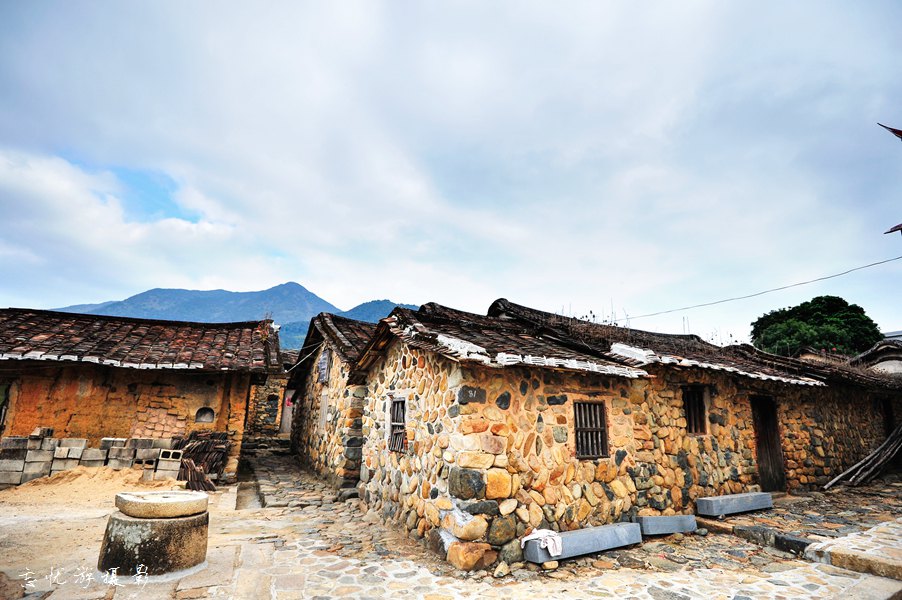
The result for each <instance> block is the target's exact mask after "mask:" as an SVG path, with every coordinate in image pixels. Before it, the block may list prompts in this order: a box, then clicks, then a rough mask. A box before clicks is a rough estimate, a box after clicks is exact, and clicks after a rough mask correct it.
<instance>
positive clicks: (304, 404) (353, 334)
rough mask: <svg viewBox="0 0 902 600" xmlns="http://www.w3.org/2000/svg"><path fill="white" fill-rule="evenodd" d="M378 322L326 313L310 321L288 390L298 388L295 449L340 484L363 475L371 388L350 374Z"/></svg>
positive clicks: (349, 483) (343, 485) (351, 483)
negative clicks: (368, 390)
mask: <svg viewBox="0 0 902 600" xmlns="http://www.w3.org/2000/svg"><path fill="white" fill-rule="evenodd" d="M375 330H376V326H375V325H374V324H372V323H364V322H362V321H355V320H353V319H347V318H344V317H339V316H337V315H332V314H328V313H320V314H319V315H317V316H316V317H314V318H313V319H312V320H311V321H310V328H309V329H308V330H307V337H306V339H305V340H304V345H303V347H302V348H301V350H300V358H299V361H298V362H297V363H296V364H295V365H294V366H293V367H292V372H291V377H290V379H289V382H288V388H289V389H291V390H294V393H293V396H292V404H293V409H294V414H293V424H292V431H291V441H292V447H293V448H294V449H295V450H296V451H297V452H298V454H299V456H300V458H301V460H302V462H304V463H305V464H306V465H308V466H309V467H310V468H311V469H313V470H314V471H316V472H317V473H319V474H321V475H323V476H324V477H326V478H327V479H328V480H329V481H330V483H332V485H334V486H335V487H336V488H353V487H354V486H356V485H357V482H358V481H359V478H360V456H361V444H362V442H363V438H362V437H361V418H362V416H363V402H364V396H365V386H362V385H351V384H349V381H348V378H349V376H350V373H351V370H352V368H353V367H354V365H355V364H356V362H357V359H358V358H359V356H360V352H361V350H363V348H364V347H365V346H366V345H367V343H368V342H369V341H370V339H371V338H372V336H373V333H374V331H375Z"/></svg>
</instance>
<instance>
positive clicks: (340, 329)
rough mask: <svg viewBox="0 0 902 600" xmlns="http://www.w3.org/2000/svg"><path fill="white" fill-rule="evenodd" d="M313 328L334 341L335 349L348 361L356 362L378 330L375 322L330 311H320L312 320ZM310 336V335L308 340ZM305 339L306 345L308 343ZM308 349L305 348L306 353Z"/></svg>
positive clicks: (305, 345)
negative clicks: (341, 315)
mask: <svg viewBox="0 0 902 600" xmlns="http://www.w3.org/2000/svg"><path fill="white" fill-rule="evenodd" d="M310 324H311V325H312V327H311V328H310V329H311V330H312V329H314V328H315V329H316V330H317V331H318V332H319V333H320V335H322V336H323V338H325V339H328V340H329V341H330V342H331V343H332V347H333V349H334V350H335V351H336V352H337V353H338V355H339V356H340V357H341V359H342V360H343V361H344V362H347V363H353V362H356V361H357V359H358V358H359V357H360V353H361V352H362V351H363V349H364V348H365V347H366V345H367V344H368V343H369V341H370V340H371V339H372V337H373V334H374V333H375V332H376V324H375V323H366V322H365V321H356V320H354V319H348V318H345V317H339V316H338V315H333V314H329V313H320V314H318V315H316V316H315V317H313V319H312V320H311V321H310ZM309 339H310V336H309V335H308V341H309ZM308 341H305V343H304V347H305V348H306V347H307V345H308ZM306 352H307V350H305V353H306Z"/></svg>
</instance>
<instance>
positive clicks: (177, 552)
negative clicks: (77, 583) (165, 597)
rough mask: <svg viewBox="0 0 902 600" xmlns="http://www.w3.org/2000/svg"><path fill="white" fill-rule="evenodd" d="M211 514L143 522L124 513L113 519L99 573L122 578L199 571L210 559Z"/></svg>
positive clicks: (103, 548)
mask: <svg viewBox="0 0 902 600" xmlns="http://www.w3.org/2000/svg"><path fill="white" fill-rule="evenodd" d="M209 522H210V514H209V513H207V512H203V513H201V514H199V515H191V516H187V517H172V518H167V519H141V518H135V517H130V516H128V515H124V514H122V513H121V512H117V513H113V514H112V515H110V520H109V521H108V522H107V525H106V532H105V533H104V536H103V544H102V545H101V546H100V558H99V559H98V561H97V569H98V570H99V571H101V572H107V571H109V570H110V569H116V573H117V574H118V575H119V576H120V577H122V576H132V575H135V574H137V573H138V567H139V566H143V569H142V572H144V573H145V574H147V575H165V574H166V573H175V572H177V571H183V570H185V569H190V568H191V567H195V566H197V565H199V564H201V563H202V562H204V560H206V558H207V529H208V524H209Z"/></svg>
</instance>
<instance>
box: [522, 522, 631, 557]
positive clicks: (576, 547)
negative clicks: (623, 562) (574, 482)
mask: <svg viewBox="0 0 902 600" xmlns="http://www.w3.org/2000/svg"><path fill="white" fill-rule="evenodd" d="M559 535H560V536H561V545H562V551H561V554H559V555H558V556H551V554H549V552H548V550H547V549H545V548H542V547H541V546H540V545H539V541H538V540H529V541H528V542H526V546H525V547H524V548H523V557H524V558H525V559H526V560H528V561H529V562H533V563H544V562H548V561H552V560H561V559H564V558H571V557H574V556H581V555H583V554H591V553H593V552H601V551H602V550H610V549H611V548H619V547H621V546H629V545H631V544H638V543H639V542H641V541H642V529H641V527H639V524H638V523H615V524H613V525H602V526H601V527H587V528H585V529H576V530H574V531H564V532H561V533H560V534H559Z"/></svg>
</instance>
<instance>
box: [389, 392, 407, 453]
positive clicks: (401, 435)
mask: <svg viewBox="0 0 902 600" xmlns="http://www.w3.org/2000/svg"><path fill="white" fill-rule="evenodd" d="M389 411H390V424H389V429H388V449H389V450H390V451H391V452H404V451H405V450H407V423H406V422H405V413H406V412H407V406H406V401H405V400H404V399H403V398H401V399H398V398H392V400H391V408H390V409H389Z"/></svg>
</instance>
